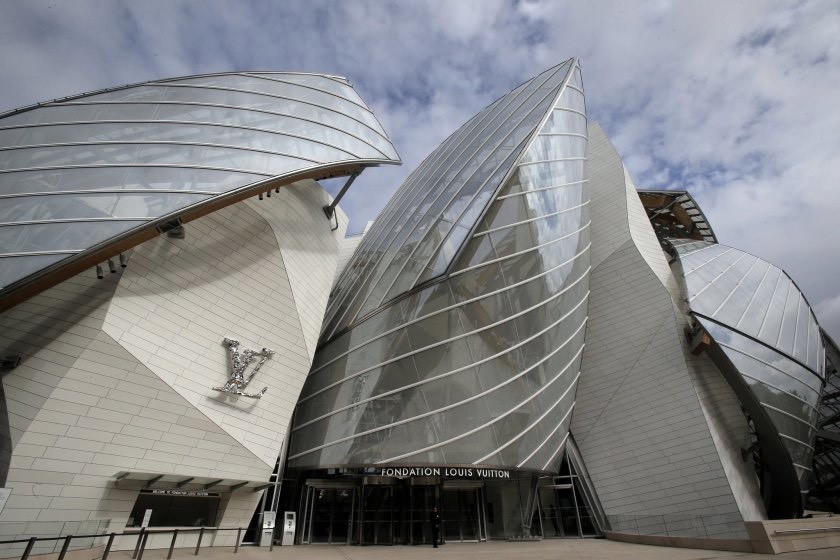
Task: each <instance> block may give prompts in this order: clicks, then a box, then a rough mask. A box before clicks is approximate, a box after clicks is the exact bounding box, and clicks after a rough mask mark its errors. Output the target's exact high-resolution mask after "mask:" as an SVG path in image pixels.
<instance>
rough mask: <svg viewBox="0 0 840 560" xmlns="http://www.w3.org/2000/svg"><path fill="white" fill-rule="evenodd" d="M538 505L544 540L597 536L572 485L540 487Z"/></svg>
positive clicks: (590, 519)
mask: <svg viewBox="0 0 840 560" xmlns="http://www.w3.org/2000/svg"><path fill="white" fill-rule="evenodd" d="M539 504H540V517H541V521H542V531H543V533H542V534H543V537H544V538H552V537H560V538H563V537H566V538H568V537H591V536H596V535H597V534H598V532H597V529H596V528H595V526H594V524H593V523H592V518H591V516H590V515H589V511H588V509H587V508H586V506H585V505H584V504H583V502H582V501H581V500H580V497H579V496H578V493H577V491H576V488H575V485H574V484H551V485H546V486H540V487H539Z"/></svg>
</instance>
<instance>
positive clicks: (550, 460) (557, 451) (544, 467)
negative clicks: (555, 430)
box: [542, 432, 572, 470]
mask: <svg viewBox="0 0 840 560" xmlns="http://www.w3.org/2000/svg"><path fill="white" fill-rule="evenodd" d="M571 434H572V432H566V435H565V436H563V440H562V441H561V442H560V445H559V446H557V449H556V450H555V451H554V453H552V454H551V456H550V457H549V458H548V461H546V462H545V464H544V465H543V466H542V470H546V469H548V466H549V465H550V464H551V462H552V461H554V458H555V457H557V454H558V453H560V451H561V450H562V449H563V446H564V445H566V440H568V439H569V436H570V435H571Z"/></svg>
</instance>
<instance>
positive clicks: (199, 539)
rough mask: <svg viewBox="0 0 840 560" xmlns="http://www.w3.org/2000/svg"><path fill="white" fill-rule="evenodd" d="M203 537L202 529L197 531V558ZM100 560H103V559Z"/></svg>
mask: <svg viewBox="0 0 840 560" xmlns="http://www.w3.org/2000/svg"><path fill="white" fill-rule="evenodd" d="M203 536H204V527H202V528H201V529H199V530H198V542H197V543H195V555H196V556H198V549H199V548H200V547H201V537H203ZM102 560H105V559H104V558H103V559H102Z"/></svg>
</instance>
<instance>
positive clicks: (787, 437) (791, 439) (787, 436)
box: [778, 432, 814, 470]
mask: <svg viewBox="0 0 840 560" xmlns="http://www.w3.org/2000/svg"><path fill="white" fill-rule="evenodd" d="M778 433H779V437H782V438H784V439H786V440H789V441H792V442H794V443H796V444H797V445H801V446H802V447H807V448H808V449H810V450H811V451H814V447H813V446H811V445H808V444H807V443H805V442H804V441H799V440H798V439H796V438H795V437H793V436H789V435H787V434H783V433H782V432H778ZM809 470H810V469H809Z"/></svg>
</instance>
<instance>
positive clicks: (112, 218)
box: [0, 216, 157, 227]
mask: <svg viewBox="0 0 840 560" xmlns="http://www.w3.org/2000/svg"><path fill="white" fill-rule="evenodd" d="M155 218H157V216H129V217H125V218H118V217H115V216H107V217H99V218H54V219H49V220H26V221H23V222H0V227H8V226H33V225H42V224H75V223H88V222H140V221H146V220H154V219H155Z"/></svg>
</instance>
